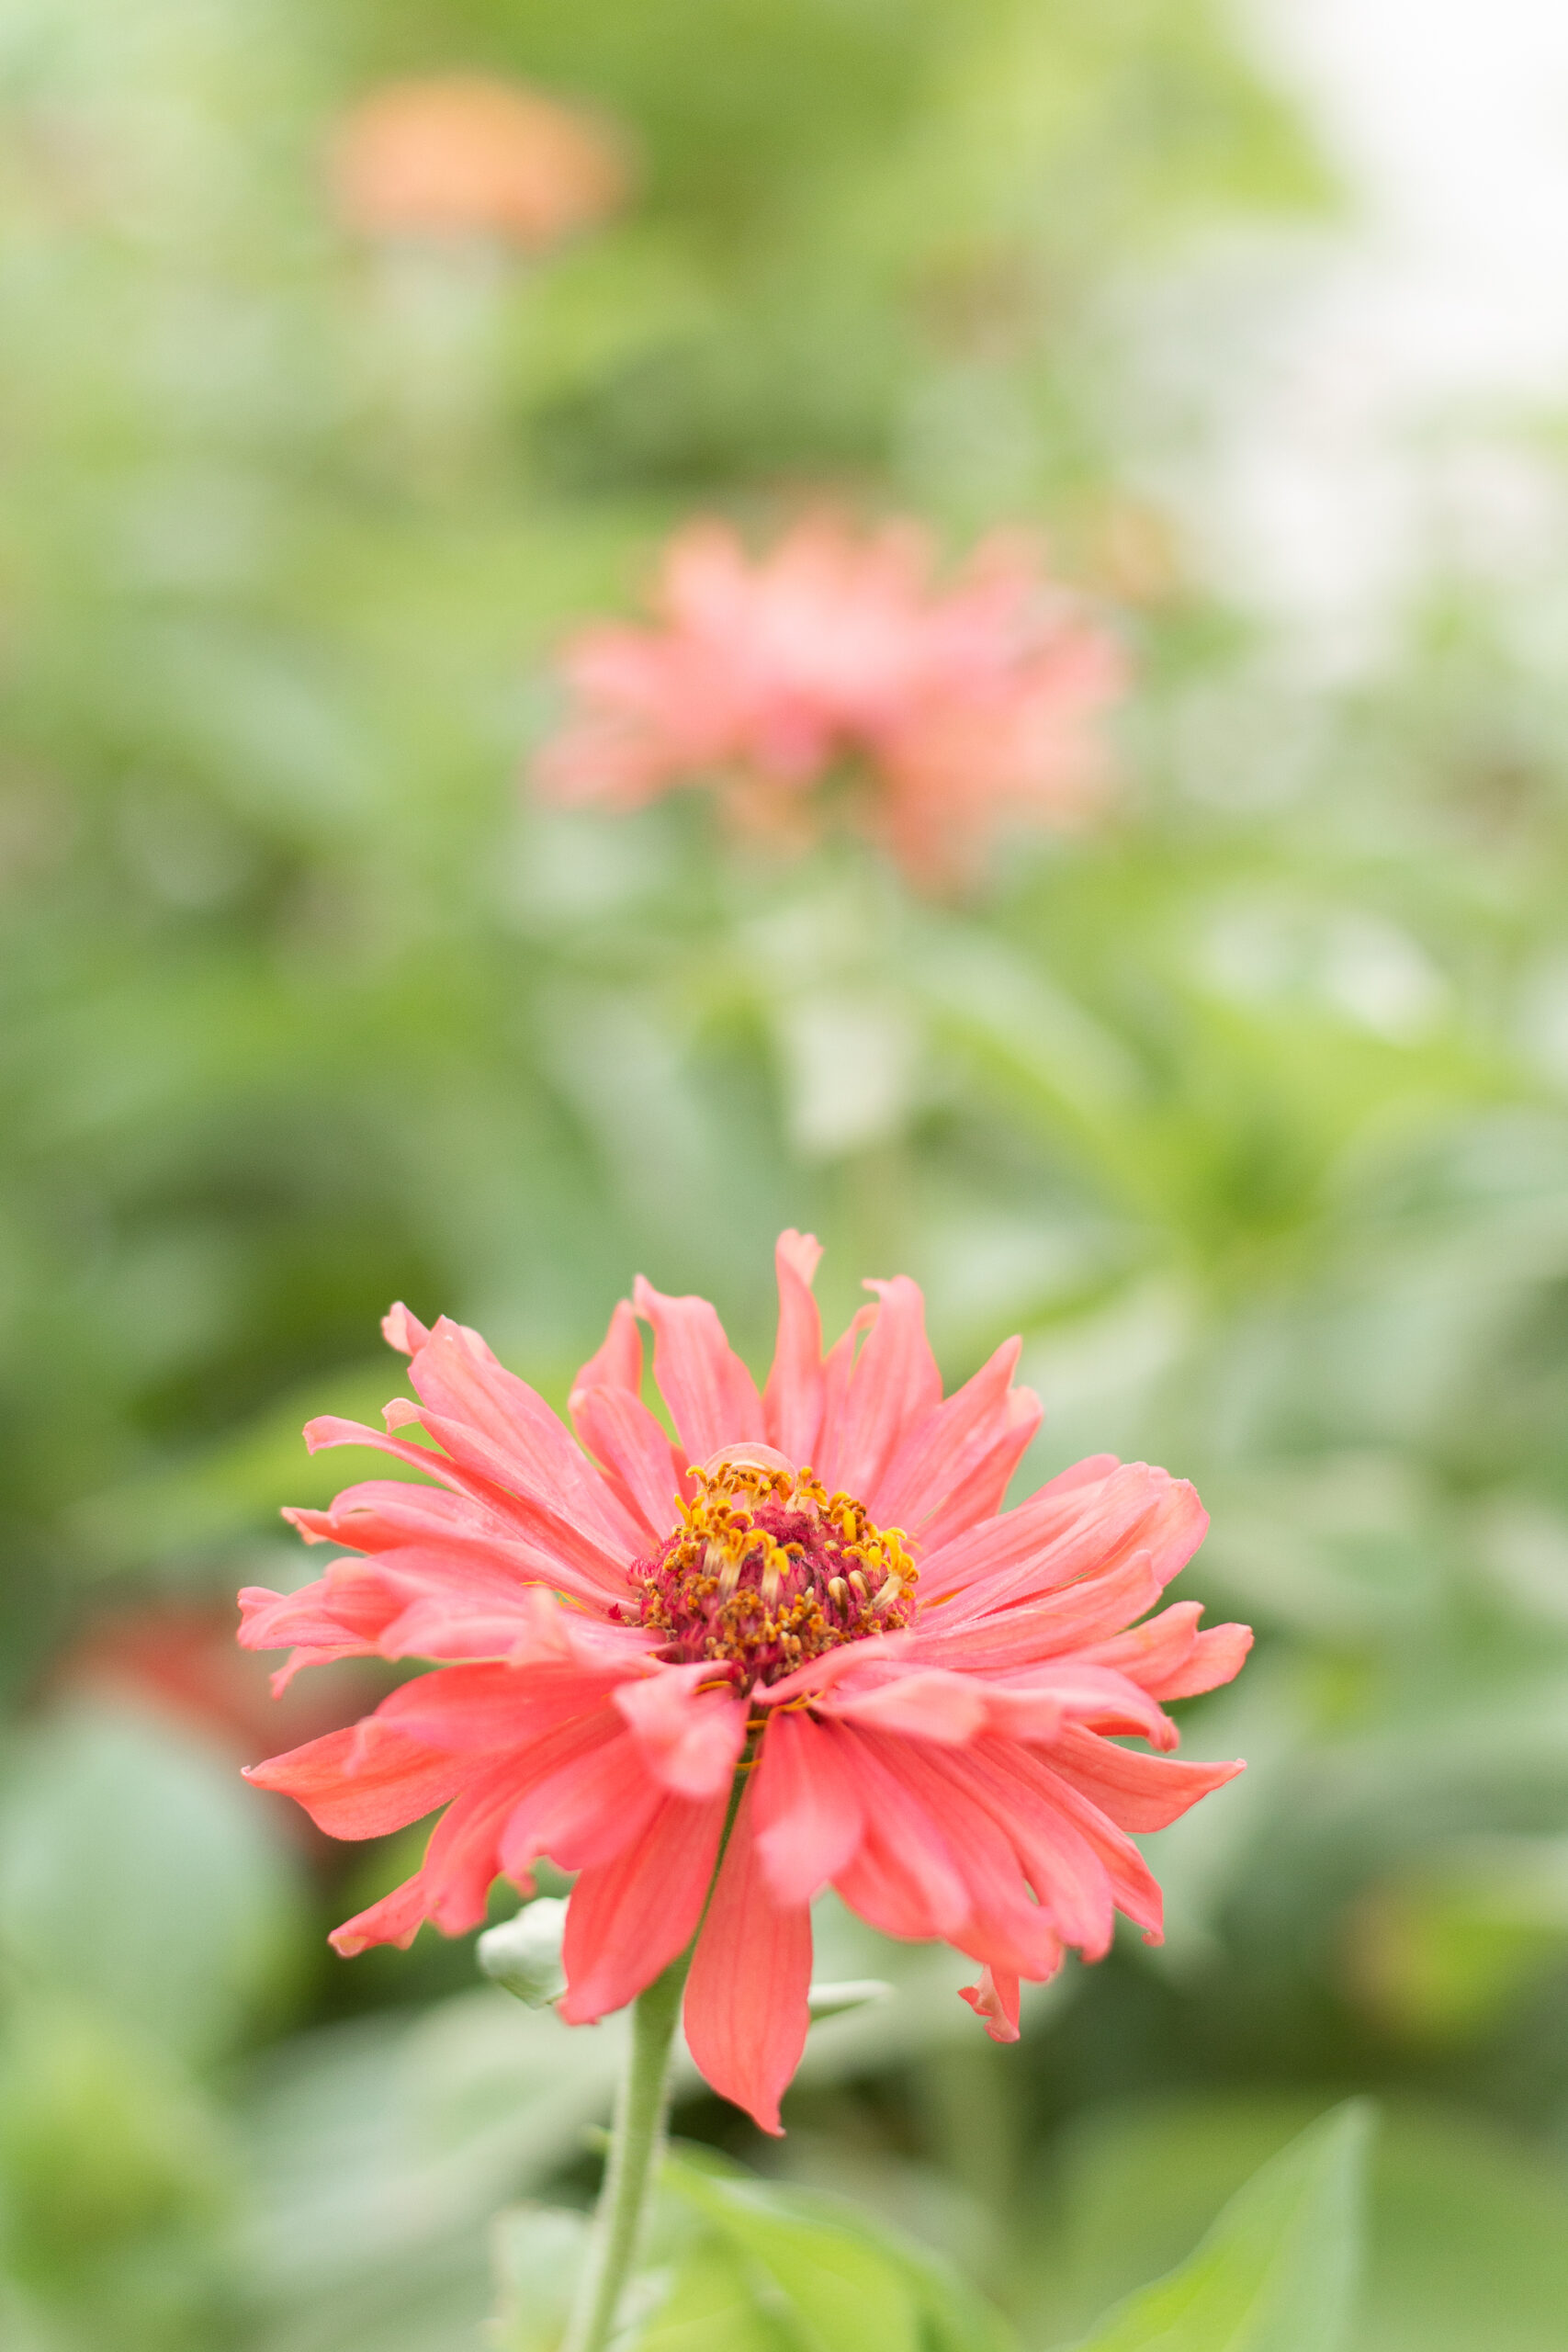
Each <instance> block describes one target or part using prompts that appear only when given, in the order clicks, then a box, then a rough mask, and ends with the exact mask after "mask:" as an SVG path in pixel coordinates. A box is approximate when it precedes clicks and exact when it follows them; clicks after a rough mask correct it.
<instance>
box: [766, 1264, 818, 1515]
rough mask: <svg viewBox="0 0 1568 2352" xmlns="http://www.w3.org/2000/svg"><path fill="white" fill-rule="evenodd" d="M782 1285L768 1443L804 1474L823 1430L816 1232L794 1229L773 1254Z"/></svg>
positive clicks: (769, 1391) (769, 1398) (769, 1400)
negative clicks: (815, 1292)
mask: <svg viewBox="0 0 1568 2352" xmlns="http://www.w3.org/2000/svg"><path fill="white" fill-rule="evenodd" d="M773 1255H774V1264H775V1266H776V1268H777V1272H778V1284H779V1336H778V1342H777V1345H776V1346H775V1348H774V1350H773V1369H772V1371H771V1372H770V1373H769V1374H768V1385H767V1386H766V1387H765V1388H764V1389H763V1391H762V1412H763V1418H764V1419H765V1421H766V1424H767V1433H768V1442H769V1443H770V1444H771V1445H776V1446H777V1447H778V1449H779V1452H780V1453H784V1454H786V1455H787V1456H788V1458H789V1460H790V1461H791V1462H793V1463H794V1464H795V1467H796V1469H799V1468H800V1466H801V1465H802V1464H805V1463H810V1462H814V1461H815V1459H816V1449H817V1441H818V1435H819V1433H820V1431H821V1428H822V1395H823V1376H822V1318H821V1317H820V1315H819V1314H818V1311H817V1301H816V1300H815V1299H814V1298H813V1297H812V1295H811V1280H812V1276H813V1275H814V1274H815V1273H816V1272H817V1263H818V1259H819V1258H820V1257H821V1255H822V1245H821V1243H820V1242H819V1241H818V1238H817V1236H816V1235H815V1234H814V1233H797V1232H796V1231H795V1228H794V1227H793V1226H791V1227H789V1228H788V1229H787V1230H786V1231H785V1232H784V1233H781V1234H780V1236H779V1238H778V1244H777V1247H776V1249H775V1250H774V1253H773Z"/></svg>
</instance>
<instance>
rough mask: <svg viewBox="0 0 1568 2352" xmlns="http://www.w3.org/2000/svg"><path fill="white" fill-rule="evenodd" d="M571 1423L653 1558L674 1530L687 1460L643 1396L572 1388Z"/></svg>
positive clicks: (622, 1390) (626, 1391) (620, 1390)
mask: <svg viewBox="0 0 1568 2352" xmlns="http://www.w3.org/2000/svg"><path fill="white" fill-rule="evenodd" d="M571 1422H572V1427H573V1428H574V1429H575V1430H576V1431H577V1434H578V1436H579V1438H580V1439H581V1442H582V1443H583V1445H584V1446H585V1447H586V1448H587V1450H588V1452H589V1453H591V1454H592V1456H593V1458H594V1460H595V1461H596V1462H597V1463H598V1464H599V1465H600V1467H601V1469H602V1470H603V1471H604V1476H605V1477H606V1479H607V1480H608V1481H609V1484H610V1486H611V1487H612V1488H613V1489H614V1491H615V1493H616V1494H617V1495H618V1496H619V1497H620V1498H621V1500H622V1502H623V1503H625V1505H626V1509H627V1510H629V1511H631V1512H633V1513H634V1514H635V1515H636V1518H637V1524H638V1526H639V1528H640V1529H641V1531H642V1534H643V1536H644V1537H645V1538H646V1540H647V1546H648V1549H649V1551H650V1552H651V1551H653V1550H656V1549H657V1548H658V1546H659V1545H660V1544H662V1543H663V1542H664V1540H665V1538H666V1536H668V1535H669V1534H670V1532H671V1530H672V1529H673V1527H674V1525H675V1521H676V1518H677V1515H678V1511H679V1507H680V1503H681V1500H682V1496H683V1494H684V1492H685V1471H686V1457H685V1455H684V1454H683V1453H682V1451H681V1449H680V1447H679V1446H675V1445H671V1442H670V1440H669V1439H668V1437H666V1435H665V1433H664V1431H663V1430H661V1429H660V1426H659V1423H658V1422H657V1421H656V1420H655V1419H654V1418H653V1415H652V1414H651V1413H650V1412H649V1409H648V1407H647V1406H646V1405H645V1404H644V1403H643V1401H642V1399H641V1397H637V1396H634V1395H633V1394H632V1393H631V1391H630V1390H629V1389H626V1388H612V1387H608V1386H605V1387H599V1388H574V1389H573V1390H572V1392H571Z"/></svg>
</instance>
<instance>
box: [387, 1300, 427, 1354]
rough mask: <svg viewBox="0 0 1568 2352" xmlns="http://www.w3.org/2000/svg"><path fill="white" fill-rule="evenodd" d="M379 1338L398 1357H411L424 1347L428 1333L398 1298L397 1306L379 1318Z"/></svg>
mask: <svg viewBox="0 0 1568 2352" xmlns="http://www.w3.org/2000/svg"><path fill="white" fill-rule="evenodd" d="M381 1337H382V1338H383V1339H384V1340H386V1342H387V1345H388V1346H389V1348H396V1349H397V1351H398V1352H399V1354H400V1355H405V1356H412V1354H413V1353H414V1351H415V1350H416V1349H419V1348H423V1346H424V1344H425V1342H426V1340H428V1339H429V1337H430V1333H429V1332H428V1331H427V1330H426V1329H425V1327H424V1325H423V1323H422V1322H421V1321H420V1319H419V1317H418V1316H417V1315H411V1314H410V1313H409V1310H408V1308H407V1307H406V1306H404V1305H403V1302H402V1300H401V1299H399V1300H398V1302H397V1305H396V1306H391V1307H389V1309H388V1311H387V1313H386V1314H385V1315H383V1316H382V1317H381Z"/></svg>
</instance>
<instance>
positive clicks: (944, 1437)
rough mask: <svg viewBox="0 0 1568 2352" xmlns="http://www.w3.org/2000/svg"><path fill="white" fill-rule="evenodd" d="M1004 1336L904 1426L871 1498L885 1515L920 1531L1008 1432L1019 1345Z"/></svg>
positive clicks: (907, 1527) (884, 1516)
mask: <svg viewBox="0 0 1568 2352" xmlns="http://www.w3.org/2000/svg"><path fill="white" fill-rule="evenodd" d="M1022 1346H1023V1342H1022V1340H1007V1341H1006V1343H1005V1344H1004V1345H1003V1346H1001V1347H999V1348H998V1350H997V1351H996V1353H995V1355H994V1356H992V1357H991V1359H990V1361H989V1363H984V1364H982V1365H981V1367H980V1369H979V1371H978V1372H977V1373H976V1374H975V1376H974V1378H973V1379H972V1380H966V1381H965V1382H964V1385H963V1387H962V1388H959V1389H955V1390H954V1391H953V1395H952V1396H951V1397H948V1399H947V1401H946V1402H945V1404H942V1405H939V1406H937V1408H936V1409H935V1410H934V1411H933V1412H931V1413H929V1414H928V1415H927V1416H926V1418H925V1419H923V1420H922V1421H920V1422H919V1423H918V1424H917V1425H916V1427H915V1428H914V1429H912V1430H910V1431H909V1434H908V1437H906V1438H905V1440H904V1442H903V1443H902V1445H901V1446H900V1447H899V1449H898V1451H897V1453H896V1454H895V1455H894V1457H893V1460H892V1461H891V1462H890V1463H889V1464H888V1467H887V1472H886V1476H885V1477H884V1479H883V1481H882V1485H881V1487H880V1488H879V1490H878V1493H877V1498H876V1506H877V1511H878V1514H879V1516H880V1517H881V1518H883V1519H884V1520H885V1521H892V1522H893V1523H894V1524H895V1525H896V1526H898V1527H902V1528H905V1529H907V1530H908V1532H909V1533H910V1534H921V1533H922V1532H923V1530H924V1528H925V1524H926V1521H928V1520H930V1519H931V1517H932V1516H933V1514H934V1513H935V1512H936V1511H937V1510H938V1509H939V1508H940V1506H941V1505H942V1503H943V1502H945V1501H946V1499H947V1498H948V1496H949V1495H951V1494H952V1493H953V1489H954V1488H955V1487H960V1486H961V1485H962V1484H963V1483H964V1479H966V1478H967V1477H968V1476H969V1475H970V1474H971V1472H973V1471H974V1470H975V1469H976V1468H977V1467H978V1466H979V1464H981V1463H982V1462H983V1461H984V1460H985V1459H986V1457H987V1454H988V1453H990V1451H991V1449H992V1447H993V1446H994V1445H995V1444H996V1442H997V1441H998V1438H1003V1437H1006V1436H1007V1435H1008V1434H1009V1429H1010V1423H1009V1413H1008V1397H1009V1395H1010V1390H1011V1385H1012V1375H1013V1373H1014V1371H1015V1370H1016V1368H1017V1365H1018V1359H1019V1355H1020V1353H1021V1350H1022Z"/></svg>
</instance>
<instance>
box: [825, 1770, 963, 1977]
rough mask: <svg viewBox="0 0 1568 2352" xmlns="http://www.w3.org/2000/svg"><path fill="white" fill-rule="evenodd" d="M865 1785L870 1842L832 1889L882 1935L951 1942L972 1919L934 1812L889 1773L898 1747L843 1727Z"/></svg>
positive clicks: (955, 1863)
mask: <svg viewBox="0 0 1568 2352" xmlns="http://www.w3.org/2000/svg"><path fill="white" fill-rule="evenodd" d="M843 1736H844V1737H845V1739H846V1741H848V1742H850V1743H852V1754H853V1757H854V1767H855V1775H856V1778H857V1780H858V1781H859V1782H860V1784H861V1796H862V1803H863V1806H864V1813H865V1834H864V1836H863V1838H862V1840H861V1843H860V1846H859V1847H858V1849H856V1852H855V1854H854V1856H853V1857H852V1860H851V1861H850V1862H849V1863H848V1864H847V1865H846V1866H845V1867H844V1868H843V1869H842V1870H840V1871H839V1872H838V1874H837V1875H836V1877H835V1879H834V1882H833V1883H834V1884H835V1886H836V1887H837V1888H838V1890H839V1893H840V1894H841V1895H842V1896H843V1898H844V1901H845V1902H846V1903H847V1904H848V1905H850V1907H851V1909H852V1910H853V1911H858V1912H859V1913H860V1914H861V1917H863V1918H864V1919H867V1920H869V1921H870V1923H871V1925H872V1926H873V1927H874V1928H881V1930H882V1932H883V1934H884V1935H889V1936H900V1937H904V1938H907V1939H910V1940H913V1941H915V1942H933V1941H934V1942H949V1941H951V1940H952V1939H953V1935H954V1934H955V1933H956V1931H957V1930H958V1929H960V1928H962V1927H963V1926H964V1921H965V1920H966V1919H967V1918H968V1917H969V1909H970V1902H969V1890H968V1887H967V1885H966V1884H965V1883H964V1872H963V1870H962V1868H961V1867H960V1864H959V1861H958V1858H957V1856H956V1854H955V1852H954V1851H953V1848H952V1847H951V1846H950V1844H949V1842H948V1839H947V1838H946V1837H945V1836H944V1834H943V1831H942V1826H941V1825H940V1823H939V1821H938V1819H937V1818H936V1816H935V1815H933V1814H932V1813H931V1810H930V1809H929V1807H928V1806H927V1805H925V1804H922V1803H921V1802H920V1801H919V1799H918V1798H917V1797H916V1796H914V1795H913V1794H912V1792H910V1790H909V1789H908V1786H907V1785H906V1783H905V1780H904V1778H903V1777H901V1776H900V1775H899V1774H898V1773H897V1772H895V1771H894V1770H891V1769H890V1766H889V1758H890V1756H891V1755H892V1754H893V1753H894V1752H895V1750H896V1743H893V1742H886V1743H884V1742H883V1741H882V1740H880V1739H879V1738H878V1737H877V1736H875V1735H874V1734H866V1733H864V1732H861V1731H858V1730H854V1729H852V1728H851V1727H850V1726H849V1725H847V1724H846V1725H845V1726H844V1730H843Z"/></svg>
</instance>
